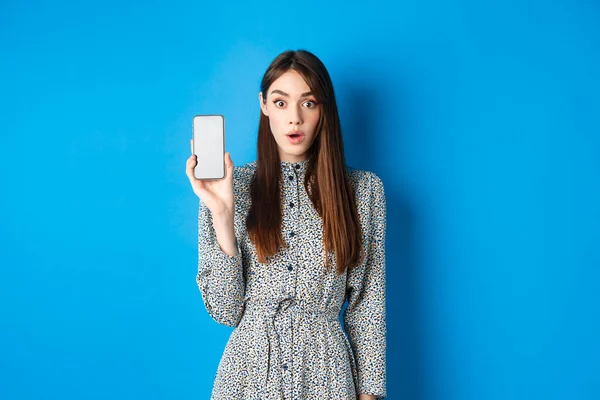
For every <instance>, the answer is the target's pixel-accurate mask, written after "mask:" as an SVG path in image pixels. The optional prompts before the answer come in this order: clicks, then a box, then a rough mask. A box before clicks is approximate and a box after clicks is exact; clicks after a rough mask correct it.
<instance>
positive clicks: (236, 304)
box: [196, 160, 386, 400]
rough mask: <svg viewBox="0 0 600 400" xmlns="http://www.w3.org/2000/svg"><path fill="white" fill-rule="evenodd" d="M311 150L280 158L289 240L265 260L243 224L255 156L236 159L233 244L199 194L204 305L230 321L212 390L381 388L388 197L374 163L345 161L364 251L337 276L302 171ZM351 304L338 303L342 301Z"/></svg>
mask: <svg viewBox="0 0 600 400" xmlns="http://www.w3.org/2000/svg"><path fill="white" fill-rule="evenodd" d="M307 162H308V161H307V160H304V161H300V162H295V163H292V162H285V161H281V171H282V175H281V181H280V185H281V196H282V198H281V200H282V201H281V204H282V207H283V208H284V211H283V221H282V233H283V237H284V240H285V241H286V244H287V246H288V247H287V248H280V249H279V252H278V253H277V254H275V255H274V256H273V257H271V258H270V259H269V260H268V263H267V264H261V263H259V262H258V260H257V257H256V250H255V247H254V245H253V244H252V242H251V241H250V239H249V238H248V233H247V230H246V224H245V222H246V216H247V215H248V211H249V209H250V203H251V199H250V182H251V180H252V177H253V175H254V172H255V171H256V161H252V162H250V163H247V164H245V165H241V166H235V167H234V171H233V189H234V200H235V217H234V232H235V236H236V239H237V250H238V254H236V255H235V256H229V255H227V254H226V253H224V252H223V251H222V250H221V248H220V246H219V244H218V242H217V238H216V235H215V231H214V227H213V225H212V214H211V212H210V210H209V209H208V208H207V207H206V206H205V205H204V204H203V203H202V201H200V206H199V212H198V255H199V256H198V274H197V276H196V282H197V284H198V287H199V289H200V292H201V296H202V299H203V302H204V306H205V307H206V310H207V311H208V313H209V315H210V316H211V317H212V318H213V319H214V320H215V321H216V322H218V323H220V324H224V325H227V326H231V327H234V328H235V329H234V330H233V331H232V332H231V335H230V337H229V340H228V341H227V344H226V345H225V349H224V351H223V355H222V357H221V360H220V362H219V366H218V368H217V371H216V374H215V377H214V385H213V389H212V395H211V399H212V400H221V399H223V400H225V399H228V400H230V399H236V400H237V399H242V400H259V399H260V400H265V399H278V400H304V399H357V398H358V395H359V394H362V393H364V394H372V395H375V396H376V397H377V398H379V399H381V398H385V397H386V294H385V291H386V281H385V234H386V198H385V193H384V188H383V183H382V181H381V179H380V178H379V177H378V176H377V175H376V174H374V173H373V172H369V171H365V170H359V169H355V168H352V167H346V168H347V173H348V176H349V178H350V183H351V185H352V188H353V190H354V192H355V195H356V204H357V211H358V214H359V217H360V222H361V226H362V229H363V233H362V234H363V236H362V239H363V244H364V246H365V249H366V250H367V256H366V257H365V260H364V262H363V263H361V264H359V265H356V266H354V267H353V268H351V269H350V270H348V271H347V272H346V273H344V274H343V275H341V276H337V274H336V272H335V253H333V252H330V253H329V254H328V257H330V258H329V260H330V264H331V265H332V266H333V268H332V269H330V271H329V272H325V260H324V256H323V254H324V248H323V231H322V229H323V227H322V220H321V218H320V216H319V214H318V213H317V211H316V210H315V208H314V207H313V205H312V203H311V201H310V199H309V197H308V194H307V193H306V190H305V189H304V185H303V180H304V176H305V173H306V168H307ZM345 301H347V302H348V304H347V307H346V309H345V310H344V312H343V313H342V318H341V320H340V313H341V310H342V307H343V304H344V302H345Z"/></svg>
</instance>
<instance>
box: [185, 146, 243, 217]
mask: <svg viewBox="0 0 600 400" xmlns="http://www.w3.org/2000/svg"><path fill="white" fill-rule="evenodd" d="M190 146H192V140H190ZM197 163H198V159H197V156H196V155H195V154H194V151H193V147H192V155H191V156H190V157H189V158H188V160H187V165H186V175H187V176H188V178H189V179H190V183H191V185H192V189H193V191H194V193H196V195H197V196H198V197H199V198H200V200H201V201H202V202H203V203H204V204H205V205H206V207H208V209H209V210H210V211H211V213H212V215H213V217H214V218H220V217H230V218H231V220H233V213H234V204H233V161H231V155H230V154H229V152H227V153H225V178H223V179H217V180H202V179H198V178H196V177H195V176H194V168H195V167H196V164H197Z"/></svg>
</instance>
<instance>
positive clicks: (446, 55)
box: [0, 0, 600, 400]
mask: <svg viewBox="0 0 600 400" xmlns="http://www.w3.org/2000/svg"><path fill="white" fill-rule="evenodd" d="M121 4H122V2H116V1H103V2H95V3H91V2H87V3H86V4H82V3H81V2H65V1H52V2H49V1H39V2H33V1H28V2H17V1H8V2H7V1H4V2H2V5H0V50H1V51H0V54H1V55H0V85H1V86H0V115H1V121H0V129H1V144H2V145H1V147H0V174H2V175H1V177H0V178H1V181H0V185H1V188H2V196H1V197H0V243H1V252H0V257H1V258H0V264H1V265H2V279H0V304H1V306H0V323H1V330H0V377H1V378H0V398H2V399H106V398H111V399H126V398H144V399H207V398H208V397H209V395H210V390H211V387H212V381H213V377H214V373H215V371H216V368H217V364H218V361H219V358H220V356H221V353H222V350H223V348H224V345H225V343H226V341H227V339H228V336H229V333H230V332H231V328H229V327H226V326H220V325H217V324H216V323H215V322H214V321H212V320H211V319H210V317H209V316H208V314H207V313H206V310H205V309H204V307H203V305H202V301H201V297H200V293H199V291H198V289H197V287H196V282H195V274H196V269H197V257H198V254H197V211H198V210H197V208H198V198H197V197H196V196H195V195H194V194H193V192H192V190H191V188H190V186H189V181H188V180H187V177H186V176H185V161H186V159H187V157H188V156H189V153H190V147H189V139H190V137H191V120H192V116H193V115H195V114H210V113H222V114H224V115H225V118H226V129H227V144H226V145H227V151H230V152H231V154H232V159H233V161H234V163H235V164H236V165H241V164H243V163H246V162H249V161H252V160H253V159H254V157H255V147H256V129H257V126H258V116H259V108H258V100H257V95H258V91H259V86H258V85H259V82H260V78H261V77H262V74H263V73H264V71H265V69H266V67H267V66H268V64H269V63H270V61H271V60H272V59H273V58H274V57H275V56H276V55H277V54H278V53H279V52H281V51H284V50H287V49H298V48H305V49H308V50H310V51H312V52H314V53H315V54H316V55H317V56H319V57H320V58H321V59H322V61H323V62H324V63H325V65H326V66H327V67H328V69H329V71H330V74H331V76H332V79H333V82H334V86H335V89H336V95H337V96H338V101H339V108H340V113H341V118H342V127H343V133H344V140H345V145H346V155H347V163H348V164H349V165H351V166H354V167H356V168H363V169H368V170H371V171H373V172H375V173H377V174H378V175H379V176H380V177H381V178H382V180H383V182H384V185H385V189H386V195H387V200H388V237H387V244H388V247H387V249H388V258H387V259H388V264H387V268H388V335H389V336H388V346H389V353H388V393H389V398H390V399H415V400H425V399H427V400H430V399H431V400H433V399H436V400H437V399H439V400H442V399H443V400H454V399H456V400H481V399H489V400H496V399H499V400H500V399H540V400H541V399H544V400H548V399H598V398H600V375H599V371H600V342H599V340H598V339H599V338H600V304H599V302H600V294H599V293H600V272H599V267H600V246H599V235H600V185H599V182H598V178H599V176H600V157H599V154H600V153H599V152H600V138H599V136H598V135H599V132H600V102H599V99H598V93H599V92H600V79H599V73H598V71H600V52H599V47H598V40H599V38H600V25H599V24H598V21H599V17H600V15H599V14H600V12H599V11H600V7H599V6H598V4H597V3H595V2H593V1H584V0H579V1H566V0H562V1H559V0H550V1H535V0H519V1H515V0H512V1H502V2H500V1H498V2H481V1H466V0H462V1H461V0H453V1H431V0H420V1H413V2H402V3H397V2H391V1H390V2H373V1H370V2H367V3H363V2H348V1H338V2H333V1H331V2H326V3H321V2H278V3H269V2H254V3H253V2H242V1H239V2H227V1H218V2H205V3H201V2H185V1H183V2H182V1H169V2H161V1H143V2H142V1H128V2H125V5H121Z"/></svg>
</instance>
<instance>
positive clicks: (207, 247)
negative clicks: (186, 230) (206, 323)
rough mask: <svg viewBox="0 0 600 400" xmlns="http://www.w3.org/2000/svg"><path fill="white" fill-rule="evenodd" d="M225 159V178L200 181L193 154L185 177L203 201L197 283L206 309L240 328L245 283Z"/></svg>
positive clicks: (230, 167) (229, 165)
mask: <svg viewBox="0 0 600 400" xmlns="http://www.w3.org/2000/svg"><path fill="white" fill-rule="evenodd" d="M190 144H191V142H190ZM225 156H226V157H225V164H226V176H225V178H224V179H221V180H216V181H203V180H199V179H197V178H196V177H195V176H194V167H195V166H196V164H197V159H196V155H194V154H192V155H191V156H190V158H188V161H187V165H186V174H187V176H188V178H189V179H190V183H191V185H192V188H193V190H194V193H196V194H197V195H198V197H199V198H200V204H199V209H198V274H197V275H196V282H197V284H198V288H199V289H200V292H201V294H202V299H203V301H204V306H205V307H206V310H207V311H208V313H209V315H210V316H211V317H212V318H213V319H214V320H215V321H216V322H218V323H220V324H223V325H227V326H237V325H238V324H239V321H240V319H241V317H242V312H243V300H244V296H245V282H244V277H243V267H242V253H241V249H240V247H239V243H238V241H237V239H236V235H235V220H234V216H235V207H234V200H233V199H234V198H233V162H232V161H231V157H230V154H229V153H225Z"/></svg>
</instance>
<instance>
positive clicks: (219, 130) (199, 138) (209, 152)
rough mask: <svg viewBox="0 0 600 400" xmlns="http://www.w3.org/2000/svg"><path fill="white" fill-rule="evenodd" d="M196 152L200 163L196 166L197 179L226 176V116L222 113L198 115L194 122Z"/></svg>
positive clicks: (195, 174)
mask: <svg viewBox="0 0 600 400" xmlns="http://www.w3.org/2000/svg"><path fill="white" fill-rule="evenodd" d="M192 131H193V139H194V154H196V156H197V159H198V164H197V165H196V168H194V176H195V177H196V178H197V179H222V178H224V177H225V159H224V156H225V118H224V117H223V116H222V115H196V116H195V117H194V120H193V123H192Z"/></svg>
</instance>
